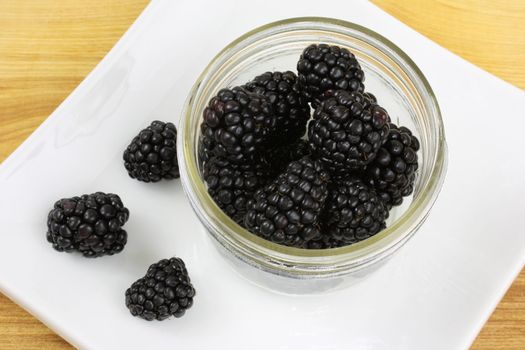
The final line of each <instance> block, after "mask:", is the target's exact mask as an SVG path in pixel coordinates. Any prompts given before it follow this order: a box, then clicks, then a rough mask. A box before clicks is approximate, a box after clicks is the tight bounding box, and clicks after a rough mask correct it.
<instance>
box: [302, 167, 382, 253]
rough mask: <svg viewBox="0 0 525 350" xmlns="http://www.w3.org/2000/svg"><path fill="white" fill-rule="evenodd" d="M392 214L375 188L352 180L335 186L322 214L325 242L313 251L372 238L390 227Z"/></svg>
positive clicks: (358, 180) (315, 245)
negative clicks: (388, 219) (390, 215)
mask: <svg viewBox="0 0 525 350" xmlns="http://www.w3.org/2000/svg"><path fill="white" fill-rule="evenodd" d="M387 217H388V211H387V209H386V207H385V205H384V203H383V202H382V201H381V199H380V198H379V197H378V195H377V193H376V192H375V191H374V189H372V188H370V187H369V186H367V185H366V184H365V183H363V182H362V181H361V180H360V179H358V178H355V177H349V178H347V179H346V180H343V181H340V182H334V183H331V184H330V186H329V188H328V198H327V200H326V204H325V208H324V210H323V214H322V233H323V237H322V239H321V240H319V241H316V242H312V243H311V244H310V246H309V247H310V248H317V249H320V248H336V247H342V246H345V245H350V244H352V243H356V242H359V241H362V240H364V239H367V238H369V237H372V236H373V235H375V234H376V233H378V232H379V231H381V230H382V229H384V228H385V227H386V225H385V220H386V218H387Z"/></svg>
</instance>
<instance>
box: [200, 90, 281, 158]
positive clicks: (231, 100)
mask: <svg viewBox="0 0 525 350" xmlns="http://www.w3.org/2000/svg"><path fill="white" fill-rule="evenodd" d="M275 132H276V116H275V114H274V110H273V105H272V104H271V103H270V101H269V98H268V97H266V96H263V95H259V94H254V93H251V92H248V91H247V90H246V89H243V88H239V87H235V88H233V89H222V90H220V91H219V92H218V93H217V95H216V96H215V97H213V98H212V99H211V100H210V102H209V103H208V106H207V107H206V108H205V109H204V112H203V121H202V124H201V139H200V145H199V156H200V158H201V159H200V161H201V162H203V161H204V162H205V161H206V160H208V159H210V158H211V156H213V155H215V156H218V157H223V158H226V159H227V160H228V161H230V162H232V163H235V164H247V163H253V162H254V158H253V157H254V155H255V153H256V152H257V151H258V150H260V149H262V148H264V147H266V146H267V145H268V144H269V143H270V142H271V141H272V136H273V135H275Z"/></svg>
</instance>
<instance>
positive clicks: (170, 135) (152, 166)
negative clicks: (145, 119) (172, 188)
mask: <svg viewBox="0 0 525 350" xmlns="http://www.w3.org/2000/svg"><path fill="white" fill-rule="evenodd" d="M176 141H177V129H176V128H175V125H173V123H164V122H161V121H158V120H155V121H154V122H152V123H151V125H150V126H148V127H147V128H146V129H144V130H142V131H141V132H140V133H139V134H138V135H137V136H135V137H134V138H133V140H132V141H131V143H130V144H129V146H128V147H127V148H126V150H125V151H124V156H123V158H124V166H125V167H126V170H127V171H128V173H129V176H131V177H132V178H134V179H137V180H139V181H144V182H157V181H160V180H161V179H175V178H178V177H179V165H178V164H177V148H176V143H177V142H176Z"/></svg>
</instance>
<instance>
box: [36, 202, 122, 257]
mask: <svg viewBox="0 0 525 350" xmlns="http://www.w3.org/2000/svg"><path fill="white" fill-rule="evenodd" d="M128 217H129V210H128V209H127V208H125V207H124V205H123V204H122V201H121V200H120V197H119V196H117V195H116V194H112V193H108V194H106V193H103V192H96V193H93V194H84V195H82V196H80V197H73V198H63V199H60V200H58V201H57V202H55V205H54V208H53V209H52V210H51V211H50V212H49V215H48V217H47V234H46V238H47V241H48V242H49V243H51V244H52V245H53V248H55V249H56V250H57V251H59V252H68V253H69V252H73V251H79V252H81V253H82V254H83V255H84V256H85V257H89V258H95V257H99V256H103V255H113V254H116V253H119V252H121V251H122V249H124V246H125V245H126V241H127V233H126V231H124V230H123V229H122V226H123V225H124V224H125V223H126V221H128Z"/></svg>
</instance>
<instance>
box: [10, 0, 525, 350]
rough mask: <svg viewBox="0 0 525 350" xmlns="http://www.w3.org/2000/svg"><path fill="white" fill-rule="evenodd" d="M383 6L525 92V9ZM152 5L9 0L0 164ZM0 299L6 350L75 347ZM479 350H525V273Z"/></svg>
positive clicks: (519, 4) (415, 2)
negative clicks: (143, 11) (147, 7)
mask: <svg viewBox="0 0 525 350" xmlns="http://www.w3.org/2000/svg"><path fill="white" fill-rule="evenodd" d="M374 2H375V3H376V4H377V5H379V6H380V7H382V8H383V9H385V10H386V11H387V12H389V13H391V14H392V15H394V16H396V17H397V18H399V19H400V20H401V21H402V22H404V23H406V24H408V25H409V26H411V27H413V28H415V29H416V30H418V31H419V32H421V33H422V34H424V35H426V36H428V37H429V38H431V39H432V40H435V41H436V42H438V43H439V44H441V45H442V46H444V47H446V48H448V49H450V50H451V51H453V52H455V53H457V54H459V55H461V56H462V57H464V58H465V59H467V60H469V61H471V62H473V63H474V64H477V65H479V66H480V67H482V68H484V69H486V70H488V71H490V72H492V73H493V74H495V75H497V76H499V77H501V78H503V79H505V80H507V81H508V82H510V83H512V84H514V85H516V86H519V87H521V88H525V2H524V1H523V0H507V1H505V2H495V1H489V0H476V1H474V0H469V1H449V0H442V1H430V0H428V1H425V0H410V1H397V0H375V1H374ZM146 4H147V1H146V0H98V1H96V0H82V1H80V0H77V1H56V0H32V1H31V0H1V1H0V161H3V160H4V159H5V158H6V157H7V156H8V155H9V154H10V153H11V152H12V151H13V150H14V149H15V148H16V147H17V146H18V145H19V144H20V143H22V141H24V139H25V138H26V137H27V136H29V134H30V133H31V132H32V131H33V130H34V129H35V128H36V127H38V125H40V123H41V122H42V121H43V120H44V119H45V118H46V117H47V116H48V115H49V114H50V113H51V112H52V111H53V110H54V109H55V108H56V107H57V106H58V105H59V104H60V103H61V102H62V101H63V100H64V99H65V98H66V97H67V96H68V94H69V93H70V92H71V91H72V90H73V89H74V88H75V87H76V86H77V85H78V83H80V81H81V80H82V79H83V78H84V77H85V76H86V75H87V74H88V73H89V72H90V71H91V69H92V68H93V67H94V66H95V65H96V64H97V63H98V62H99V61H100V60H101V59H102V58H103V57H104V55H105V54H106V52H107V51H108V50H109V49H111V47H112V46H113V44H114V43H115V42H116V41H117V39H118V38H119V37H120V36H121V35H122V34H123V33H124V31H125V30H126V29H127V28H128V27H129V26H130V25H131V23H132V22H133V20H134V19H135V18H136V17H137V16H138V15H139V14H140V12H141V11H142V9H143V8H144V7H145V5H146ZM69 348H71V346H70V345H69V344H68V343H67V342H65V341H64V340H62V339H61V338H60V337H59V336H57V335H56V334H54V333H53V332H52V331H51V330H49V329H48V328H47V327H46V326H44V325H43V324H42V323H40V322H39V321H38V320H36V319H35V318H33V317H32V316H31V315H29V314H28V313H27V312H25V311H24V310H22V309H21V308H20V307H18V306H17V305H15V304H13V303H12V302H11V301H10V300H9V299H7V298H6V297H4V296H2V295H1V294H0V349H69ZM472 349H476V350H481V349H491V350H493V349H515V350H518V349H520V350H522V349H525V272H524V271H522V273H521V275H520V276H519V277H518V278H517V279H516V281H515V282H514V284H513V286H512V287H511V289H510V290H509V291H508V293H507V295H506V296H505V298H504V299H503V301H502V302H501V303H500V304H499V306H498V308H497V309H496V311H495V312H494V314H493V315H492V317H491V318H490V320H489V321H488V322H487V324H486V325H485V327H484V328H483V330H482V332H481V333H480V335H479V336H478V338H477V340H476V342H475V343H474V345H473V347H472Z"/></svg>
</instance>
